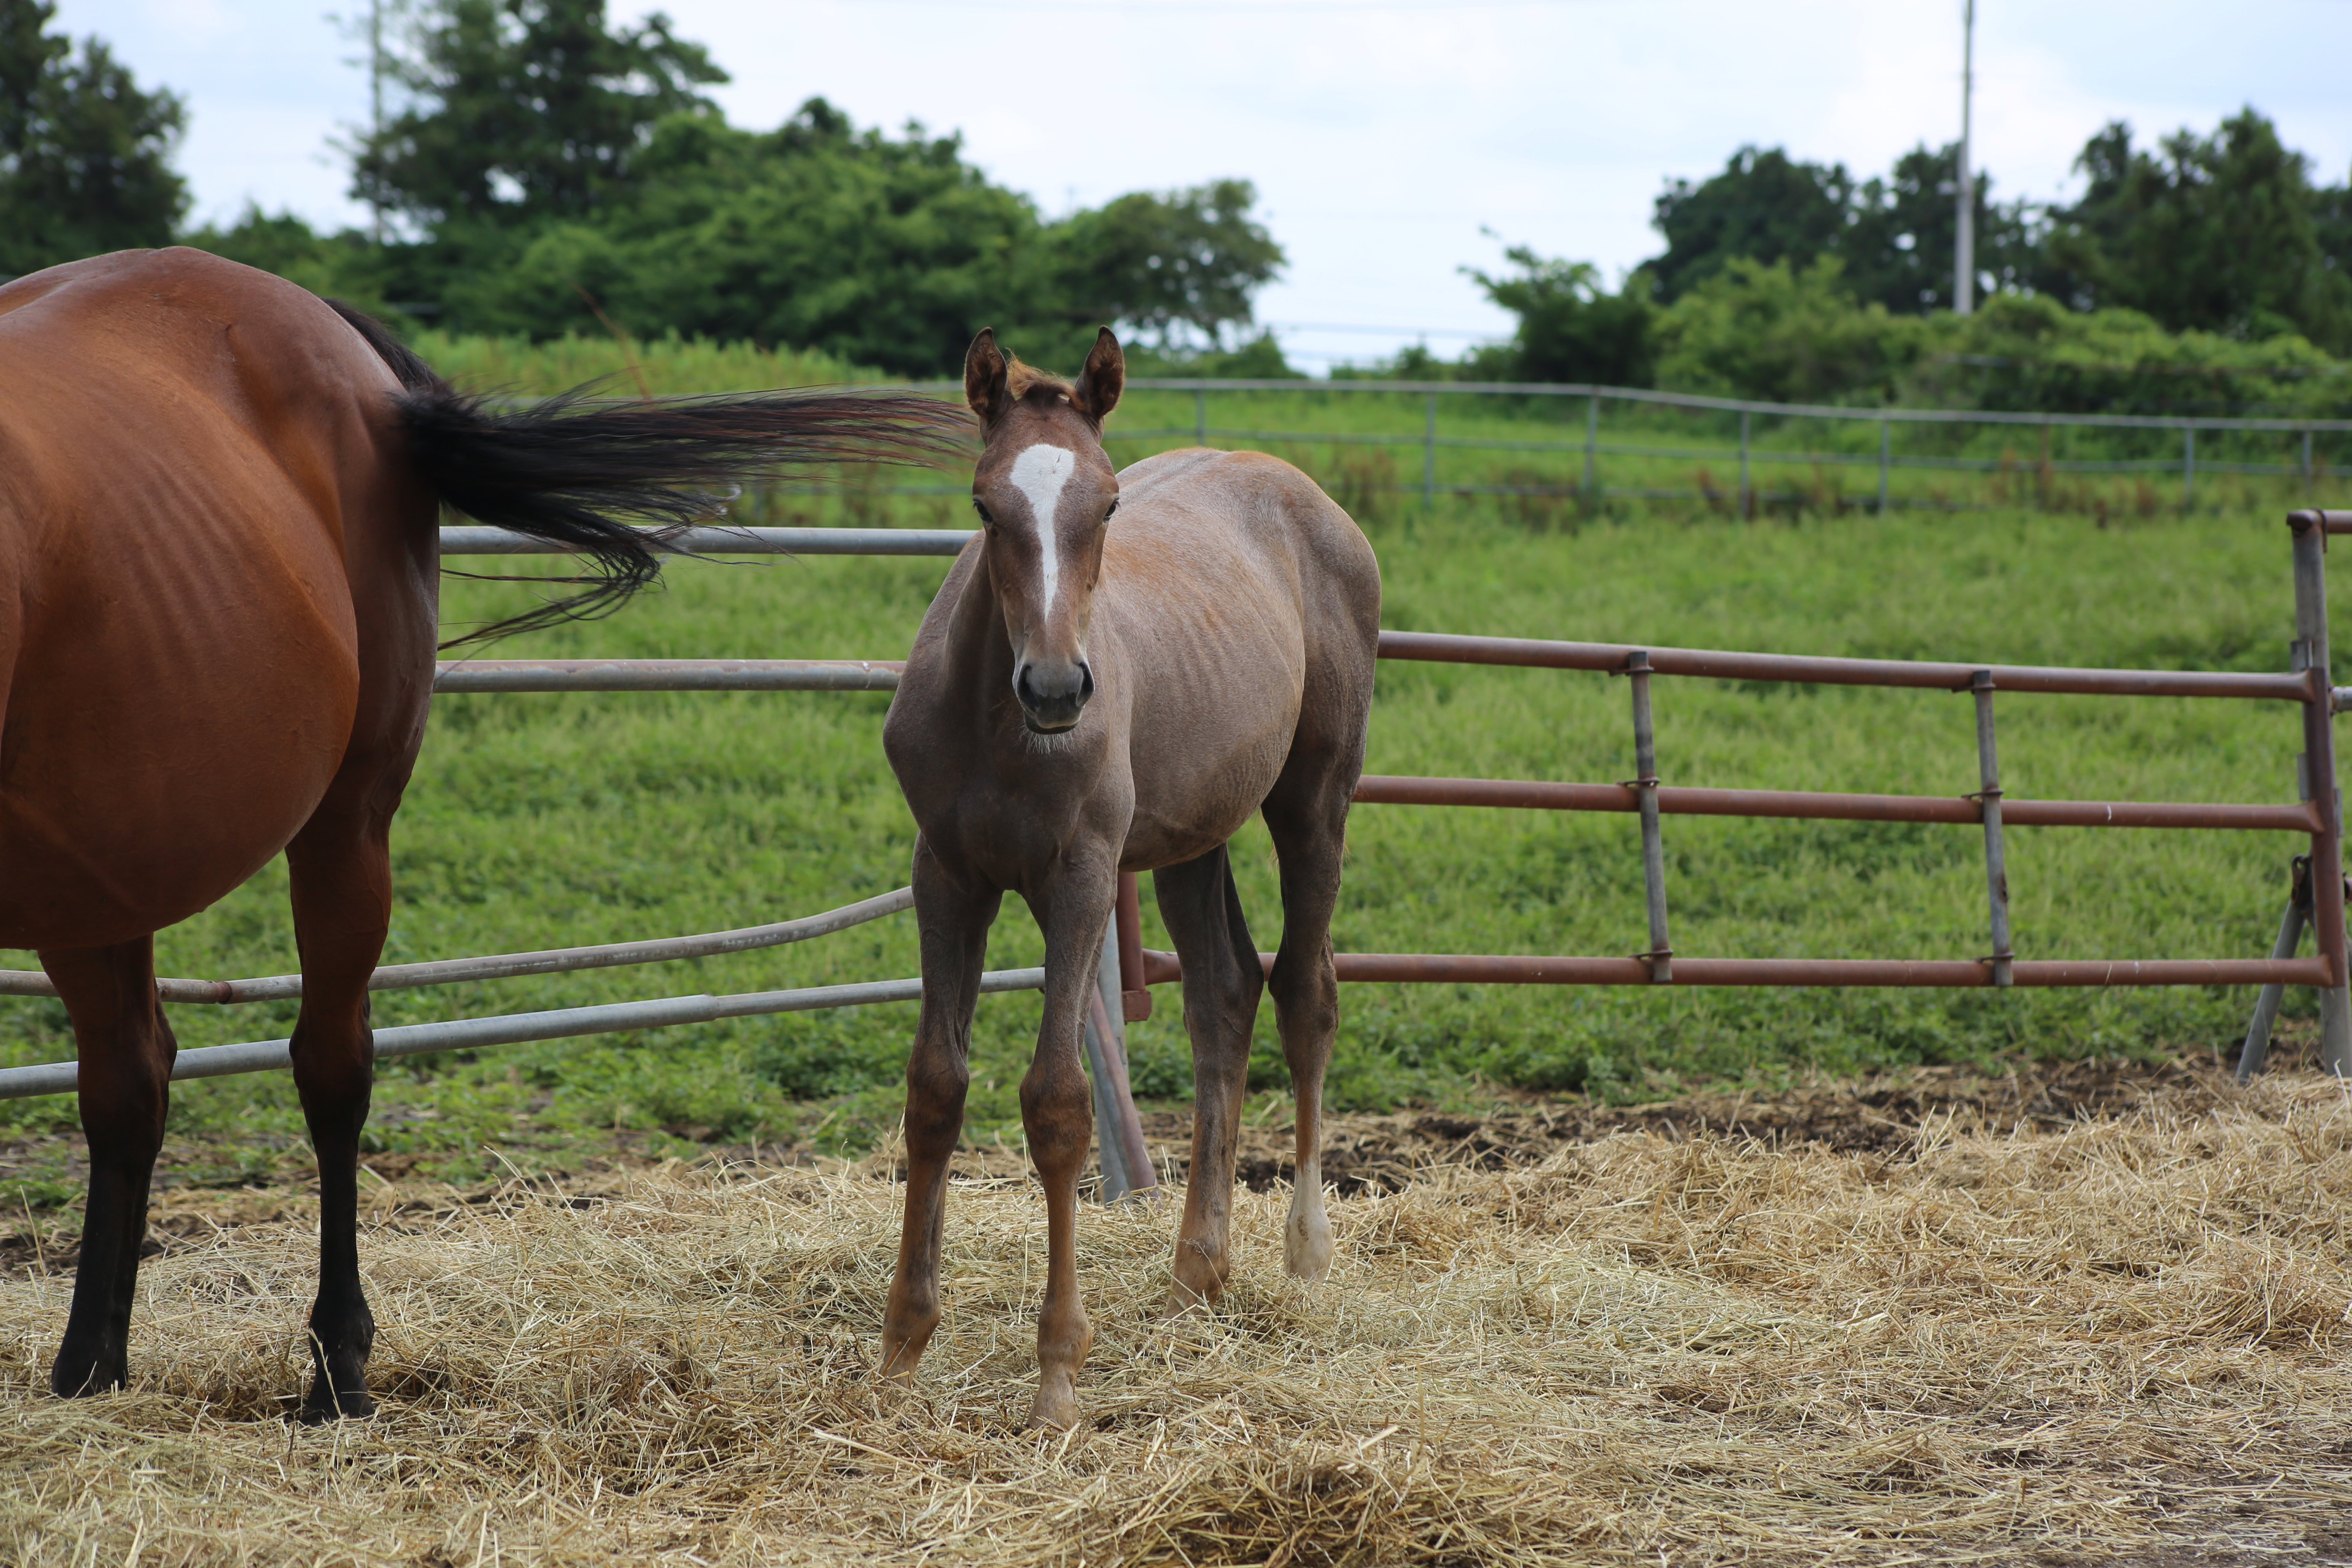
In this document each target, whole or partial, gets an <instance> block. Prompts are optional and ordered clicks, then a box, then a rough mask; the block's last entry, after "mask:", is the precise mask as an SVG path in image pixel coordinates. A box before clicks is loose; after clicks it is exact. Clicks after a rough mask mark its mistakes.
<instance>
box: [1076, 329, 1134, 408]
mask: <svg viewBox="0 0 2352 1568" xmlns="http://www.w3.org/2000/svg"><path fill="white" fill-rule="evenodd" d="M1126 385H1127V356H1126V355H1125V354H1123V353H1119V352H1118V339H1117V338H1115V337H1113V336H1112V335H1111V330H1110V329H1109V328H1108V327H1105V328H1104V329H1103V330H1102V331H1099V332H1097V333H1096V334H1095V346H1094V347H1093V348H1092V349H1089V350H1088V351H1087V368H1086V369H1084V370H1082V371H1080V372H1078V384H1077V385H1076V386H1074V387H1072V388H1071V389H1070V406H1071V407H1073V408H1075V409H1076V410H1077V411H1078V412H1079V413H1081V414H1083V415H1085V416H1087V418H1089V419H1091V420H1093V421H1094V422H1095V423H1096V424H1097V425H1100V424H1101V423H1102V422H1103V421H1104V420H1105V419H1106V418H1108V417H1109V416H1110V411H1111V410H1112V409H1114V408H1116V407H1118V395H1119V391H1120V389H1121V388H1122V387H1124V386H1126Z"/></svg>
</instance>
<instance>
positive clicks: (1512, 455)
mask: <svg viewBox="0 0 2352 1568" xmlns="http://www.w3.org/2000/svg"><path fill="white" fill-rule="evenodd" d="M1128 388H1129V392H1128V395H1127V397H1126V399H1125V401H1124V402H1123V404H1122V407H1121V410H1120V412H1119V413H1118V414H1117V415H1115V416H1113V418H1112V422H1111V425H1110V427H1109V428H1108V430H1107V431H1106V432H1105V436H1104V439H1105V443H1106V445H1107V446H1108V447H1110V448H1111V449H1112V452H1113V455H1114V457H1115V458H1118V460H1120V461H1122V462H1130V461H1134V460H1136V459H1137V458H1141V457H1143V456H1146V455H1148V454H1149V453H1150V452H1152V451H1157V450H1165V449H1167V448H1169V447H1176V446H1203V447H1205V446H1223V447H1256V448H1260V449H1264V450H1268V451H1273V452H1275V453H1276V454H1277V455H1279V456H1282V457H1284V458H1288V459H1289V460H1291V461H1292V462H1294V463H1296V464H1297V466H1298V467H1300V468H1304V469H1306V470H1307V472H1309V473H1311V474H1313V475H1314V476H1315V477H1316V479H1318V481H1319V482H1320V483H1321V484H1322V485H1323V487H1324V488H1325V489H1327V490H1328V491H1329V492H1330V493H1331V494H1332V496H1333V497H1334V498H1335V499H1336V500H1339V502H1340V504H1341V505H1343V506H1345V507H1347V508H1348V509H1349V511H1350V512H1353V513H1355V514H1356V515H1357V516H1358V517H1359V518H1362V519H1366V520H1370V519H1373V518H1377V517H1379V516H1381V515H1382V514H1383V513H1385V512H1387V511H1389V510H1393V509H1394V508H1396V507H1397V506H1398V505H1400V504H1402V505H1405V506H1409V507H1410V506H1413V505H1419V506H1421V507H1423V508H1426V507H1431V506H1433V505H1435V504H1436V502H1437V500H1438V499H1439V498H1441V497H1451V498H1465V499H1467V498H1481V497H1483V498H1489V499H1490V500H1491V502H1492V504H1495V505H1496V506H1498V507H1499V508H1500V509H1501V510H1503V511H1504V512H1505V514H1506V515H1507V516H1512V517H1514V518H1516V519H1517V520H1518V521H1525V522H1528V523H1530V524H1534V525H1537V526H1543V525H1547V524H1555V525H1556V524H1564V523H1567V522H1570V521H1573V520H1574V519H1575V518H1577V517H1579V516H1580V515H1582V514H1586V513H1590V512H1592V511H1595V510H1599V509H1601V507H1603V506H1604V505H1605V504H1607V503H1608V502H1611V501H1622V500H1651V501H1674V502H1684V503H1694V504H1696V505H1699V506H1702V507H1706V508H1707V509H1710V510H1717V511H1722V512H1729V513H1733V514H1736V515H1740V516H1753V515H1756V514H1757V513H1759V512H1762V511H1769V510H1811V511H1832V512H1834V511H1853V510H1861V511H1868V512H1879V513H1884V512H1887V511H1895V510H1914V509H1916V510H1960V509H1966V508H1970V507H1979V506H1989V505H2000V506H2026V507H2035V508H2040V509H2043V510H2059V511H2069V512H2080V513H2084V514H2095V515H2098V516H2101V517H2105V516H2109V515H2113V516H2116V517H2117V518H2130V517H2134V516H2155V515H2158V514H2161V513H2168V512H2172V511H2175V510H2194V509H2195V508H2196V507H2197V506H2198V505H2199V504H2200V500H2199V498H2200V493H2201V494H2203V495H2204V496H2205V497H2206V498H2207V499H2208V500H2211V499H2213V498H2214V496H2215V494H2216V489H2217V485H2218V483H2219V482H2221V481H2223V480H2230V479H2234V480H2236V481H2237V482H2238V485H2239V486H2240V487H2245V486H2249V485H2260V486H2263V493H2264V499H2274V498H2275V497H2276V496H2278V495H2284V494H2285V493H2287V491H2288V490H2289V489H2291V488H2294V487H2301V486H2305V485H2309V484H2313V483H2316V482H2319V481H2321V480H2324V479H2326V478H2327V476H2328V475H2330V474H2331V473H2333V472H2336V471H2337V469H2338V468H2339V467H2340V466H2341V464H2340V459H2341V458H2343V457H2344V456H2345V455H2346V454H2347V447H2352V443H2347V439H2346V437H2347V436H2352V420H2344V419H2317V418H2278V419H2249V418H2223V417H2201V416H2146V415H2121V414H2074V415H2057V414H2040V413H1999V412H1976V411H1968V410H1951V409H1926V408H1847V407H1837V406H1832V405H1816V404H1795V403H1766V402H1748V401H1743V400H1740V399H1736V398H1723V397H1704V396H1697V395H1689V394H1683V393H1671V392H1653V391H1648V390H1644V389H1642V388H1637V387H1622V386H1599V385H1588V384H1580V383H1518V382H1491V383H1489V382H1399V381H1313V382H1307V381H1298V380H1289V381H1207V380H1188V379H1181V378H1139V379H1137V380H1134V381H1130V382H1129V383H1128ZM926 390H934V391H940V392H943V393H945V392H952V393H956V394H960V393H961V387H960V386H953V385H950V384H945V383H940V384H927V386H926ZM1188 416H1189V417H1188ZM823 489H829V490H831V491H832V492H833V493H836V494H839V495H841V496H843V497H845V501H846V505H847V508H848V510H850V512H851V514H852V517H853V520H854V521H879V517H878V516H875V515H869V513H872V512H873V511H874V510H875V509H876V507H877V503H878V502H879V501H881V500H882V499H883V498H886V497H900V496H904V497H941V498H944V497H949V496H953V495H958V494H961V489H962V487H961V486H956V485H941V484H937V483H912V484H887V483H885V482H883V481H882V480H881V479H880V477H879V476H878V475H877V474H874V473H870V472H868V473H864V474H861V475H858V476H857V477H856V478H855V479H852V480H851V482H849V483H847V484H845V485H836V486H831V487H823ZM814 493H818V488H817V487H808V486H794V487H779V488H778V489H776V490H774V491H772V492H770V493H768V494H765V495H763V496H761V497H759V498H756V500H755V501H754V503H753V506H752V508H751V511H752V512H753V513H754V514H755V515H756V520H757V521H777V520H778V519H779V517H780V516H782V514H785V513H789V512H791V511H793V510H794V506H795V502H796V500H799V499H800V498H803V497H806V496H809V495H812V494H814ZM2234 499H2235V500H2239V501H2243V500H2245V499H2247V498H2246V497H2244V496H2243V495H2240V496H2238V497H2236V498H2234ZM940 521H945V520H944V519H940Z"/></svg>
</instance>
